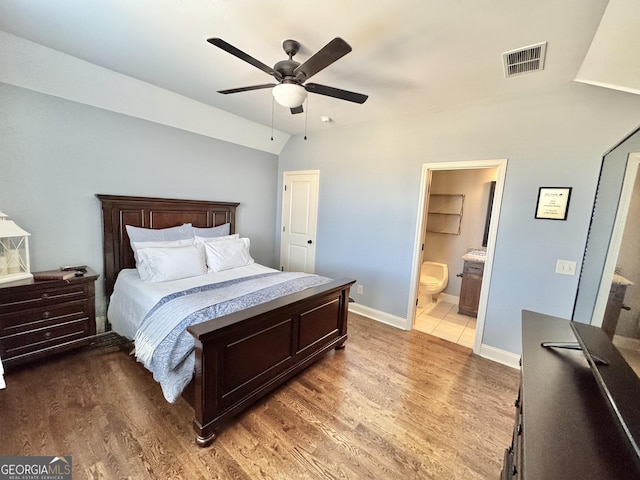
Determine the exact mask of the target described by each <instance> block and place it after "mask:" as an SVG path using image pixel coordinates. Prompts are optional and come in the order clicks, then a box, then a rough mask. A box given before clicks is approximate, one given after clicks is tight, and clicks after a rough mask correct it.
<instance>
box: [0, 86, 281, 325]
mask: <svg viewBox="0 0 640 480" xmlns="http://www.w3.org/2000/svg"><path fill="white" fill-rule="evenodd" d="M0 106H1V107H0V162H1V166H0V211H3V212H4V213H6V214H7V215H9V216H10V218H11V219H12V220H14V221H15V222H16V223H17V224H18V225H20V226H21V227H22V228H24V229H25V230H27V231H28V232H29V233H31V238H30V251H31V265H32V270H33V271H37V270H45V269H50V268H57V267H58V266H60V265H63V264H69V263H75V262H78V263H86V264H88V265H89V266H91V267H92V268H93V269H95V270H97V271H99V272H102V220H101V212H100V203H99V201H98V199H97V198H96V197H95V194H97V193H103V194H112V195H136V196H153V197H168V198H187V199H198V200H219V201H232V202H240V206H239V207H238V213H237V231H238V232H239V233H240V234H241V235H243V236H247V237H249V238H251V254H252V256H253V257H254V258H255V259H256V261H258V262H260V263H262V264H265V265H268V266H275V265H276V259H275V253H274V252H275V250H276V248H275V243H274V235H273V222H274V218H275V216H276V194H275V192H276V187H277V161H278V158H277V156H276V155H273V154H269V153H264V152H261V151H258V150H254V149H250V148H247V147H242V146H238V145H234V144H231V143H227V142H224V141H221V140H215V139H212V138H209V137H205V136H202V135H198V134H194V133H189V132H186V131H183V130H179V129H175V128H171V127H167V126H163V125H160V124H157V123H152V122H149V121H146V120H140V119H136V118H132V117H129V116H126V115H122V114H118V113H113V112H109V111H106V110H102V109H98V108H95V107H90V106H86V105H81V104H78V103H74V102H71V101H67V100H63V99H60V98H57V97H52V96H48V95H43V94H39V93H35V92H33V91H30V90H25V89H22V88H19V87H13V86H10V85H7V84H2V83H0ZM97 287H98V289H97V300H96V306H97V311H98V314H104V311H105V302H104V298H103V293H102V292H103V289H102V283H101V282H100V281H98V284H97Z"/></svg>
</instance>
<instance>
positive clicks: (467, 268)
mask: <svg viewBox="0 0 640 480" xmlns="http://www.w3.org/2000/svg"><path fill="white" fill-rule="evenodd" d="M462 271H463V273H469V274H472V275H473V274H475V275H482V273H483V272H484V263H480V262H469V261H466V262H464V267H463V269H462Z"/></svg>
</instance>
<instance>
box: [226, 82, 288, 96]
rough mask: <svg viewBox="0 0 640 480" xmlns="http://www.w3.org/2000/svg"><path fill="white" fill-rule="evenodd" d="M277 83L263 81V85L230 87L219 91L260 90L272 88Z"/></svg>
mask: <svg viewBox="0 0 640 480" xmlns="http://www.w3.org/2000/svg"><path fill="white" fill-rule="evenodd" d="M276 85H277V83H263V84H262V85H251V86H250V87H240V88H229V89H227V90H218V93H223V94H225V95H227V94H229V93H240V92H248V91H250V90H260V89H262V88H271V87H275V86H276Z"/></svg>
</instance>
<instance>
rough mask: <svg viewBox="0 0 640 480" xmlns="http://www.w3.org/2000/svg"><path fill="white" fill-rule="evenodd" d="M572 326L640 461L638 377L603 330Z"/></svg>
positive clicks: (584, 325)
mask: <svg viewBox="0 0 640 480" xmlns="http://www.w3.org/2000/svg"><path fill="white" fill-rule="evenodd" d="M571 329H572V330H573V332H574V334H575V336H576V340H577V344H578V345H579V348H580V349H581V350H582V352H583V353H584V355H585V357H586V359H587V362H588V363H589V366H590V367H591V372H592V373H593V375H594V376H595V379H596V382H597V384H598V386H599V387H600V390H601V392H602V394H603V396H604V397H605V398H606V400H607V403H608V404H609V406H610V407H611V410H612V411H613V414H614V416H615V417H616V418H617V419H618V421H619V423H620V427H621V428H622V430H623V431H624V434H625V435H626V437H627V438H628V440H629V443H630V445H631V448H632V449H633V451H634V452H635V454H636V455H637V461H638V462H639V463H640V378H638V375H637V374H636V372H635V371H634V370H633V369H632V368H631V366H630V365H629V363H628V362H627V361H626V360H625V358H624V357H623V355H622V354H621V353H620V351H619V350H618V349H617V348H616V346H615V345H614V344H613V342H612V341H611V340H610V339H609V337H608V336H607V335H606V333H605V332H604V330H602V329H601V328H598V327H594V326H592V325H587V324H584V323H580V322H576V321H572V322H571ZM570 348H571V347H570Z"/></svg>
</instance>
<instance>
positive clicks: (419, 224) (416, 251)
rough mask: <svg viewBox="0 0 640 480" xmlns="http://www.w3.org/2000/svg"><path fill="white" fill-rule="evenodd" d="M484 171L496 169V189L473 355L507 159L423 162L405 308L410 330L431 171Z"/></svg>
mask: <svg viewBox="0 0 640 480" xmlns="http://www.w3.org/2000/svg"><path fill="white" fill-rule="evenodd" d="M484 168H495V169H497V174H496V189H495V194H494V197H493V208H492V210H491V223H490V225H489V236H488V239H487V259H486V261H485V265H484V273H483V276H482V288H481V289H480V303H479V305H478V317H477V322H476V335H475V339H474V342H473V352H474V353H476V354H479V353H480V349H481V346H482V336H483V333H484V323H485V318H486V313H487V300H488V298H489V291H490V289H491V271H492V269H493V257H494V254H495V245H496V238H497V236H498V223H499V219H500V211H501V210H502V209H501V206H502V193H503V191H504V183H505V178H506V176H507V159H498V160H469V161H460V162H438V163H423V164H422V176H421V178H420V195H419V198H418V215H417V216H418V218H417V220H416V238H415V244H414V248H413V263H412V265H413V268H412V271H411V284H410V286H409V291H410V292H411V295H410V296H409V306H408V308H407V312H408V318H407V325H409V326H410V328H413V324H414V322H415V317H416V299H417V298H418V287H419V285H420V283H419V281H420V267H421V263H422V262H421V260H422V244H423V243H424V241H425V236H426V234H425V224H426V215H427V207H428V202H429V188H430V187H431V172H433V171H436V170H479V169H484Z"/></svg>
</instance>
